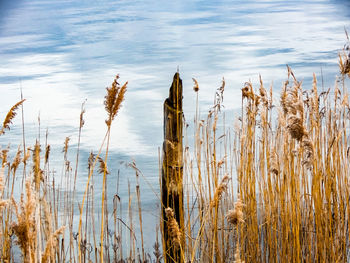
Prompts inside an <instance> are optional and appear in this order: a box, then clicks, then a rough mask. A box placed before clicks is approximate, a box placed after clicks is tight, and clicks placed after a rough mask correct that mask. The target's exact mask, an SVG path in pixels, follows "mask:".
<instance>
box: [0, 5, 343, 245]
mask: <svg viewBox="0 0 350 263" xmlns="http://www.w3.org/2000/svg"><path fill="white" fill-rule="evenodd" d="M349 17H350V4H349V2H348V1H330V0H319V1H317V0H315V1H259V0H256V1H224V0H223V1H190V2H189V1H148V0H147V1H104V0H99V1H88V0H84V1H68V0H67V1H54V0H47V1H44V0H30V1H20V0H0V62H1V64H0V88H1V94H2V96H1V97H0V116H2V117H1V118H3V117H4V116H5V114H6V112H7V110H8V109H9V108H10V107H11V106H12V105H13V104H14V103H15V102H17V101H18V100H19V99H20V89H21V88H22V90H23V95H24V97H25V98H26V99H27V101H26V102H25V105H24V110H25V116H24V120H25V128H26V134H27V145H30V144H33V143H34V141H35V138H37V137H39V133H40V138H41V141H42V143H44V140H45V132H46V129H47V128H48V131H49V135H48V142H49V143H50V144H51V145H52V147H53V148H54V149H56V150H55V151H54V153H53V155H54V158H53V159H54V160H53V161H52V165H51V167H53V169H55V170H57V171H58V172H57V173H58V174H59V173H60V171H61V170H62V162H63V156H62V154H61V153H60V151H61V148H62V147H63V142H64V139H65V137H67V136H70V138H71V145H72V150H71V157H72V160H74V147H75V146H76V144H77V132H78V126H79V113H80V107H81V103H82V102H84V101H85V100H86V114H85V122H86V124H85V126H84V129H83V137H82V157H81V165H80V166H81V171H82V172H81V173H79V176H80V178H78V180H80V181H81V182H84V180H85V179H86V178H85V177H86V160H87V156H88V154H89V152H90V151H91V150H94V151H95V152H97V151H98V148H99V146H100V144H101V142H102V139H103V136H104V133H105V131H106V127H105V123H104V120H105V119H106V113H105V112H104V107H103V98H104V96H105V87H107V86H109V85H110V84H111V83H112V81H113V78H114V76H115V74H117V73H119V74H120V82H122V83H123V82H125V81H129V85H128V91H127V94H126V100H125V102H124V104H123V107H122V109H121V111H120V113H118V116H117V118H116V120H115V123H114V125H113V127H112V138H111V161H110V170H111V171H112V173H113V174H114V175H116V173H117V170H118V169H121V175H120V186H119V194H120V196H121V198H122V200H125V202H126V203H127V183H128V181H131V182H134V181H135V175H134V172H133V171H132V170H131V171H130V169H125V162H129V161H131V160H135V161H136V163H137V165H138V167H139V169H140V170H141V171H142V172H143V174H144V176H145V178H146V180H147V182H148V183H149V184H151V185H153V187H154V189H156V190H157V188H158V147H160V146H161V145H162V140H163V138H162V136H163V135H162V123H163V122H162V121H163V116H162V108H163V107H162V104H163V101H164V99H165V98H166V97H167V94H168V88H169V86H170V83H171V80H172V76H173V74H174V72H175V71H176V70H177V68H179V71H180V75H181V78H182V79H183V84H184V111H185V116H186V117H187V119H188V120H191V119H192V118H193V112H194V110H195V107H194V103H195V96H194V93H193V91H192V86H193V83H192V77H195V78H196V79H197V80H198V82H199V87H200V93H199V94H200V95H199V96H200V102H201V111H202V112H206V110H207V108H208V106H209V105H211V103H212V100H213V96H214V92H215V89H216V88H217V87H219V85H220V83H221V79H222V77H225V80H226V90H225V101H224V104H225V106H226V110H228V111H229V112H230V111H231V112H232V111H234V110H235V109H238V108H240V103H241V98H240V88H242V86H243V84H244V82H246V81H248V80H251V81H252V82H253V83H257V82H258V78H259V74H261V75H262V78H263V80H264V82H265V85H266V86H269V85H270V84H272V83H273V85H274V89H275V90H276V91H278V90H279V87H280V86H281V83H282V81H283V80H284V79H285V77H286V67H285V65H286V64H288V65H290V66H291V67H292V69H293V70H294V72H295V75H296V76H297V78H299V79H301V80H303V83H304V87H305V88H308V87H309V86H308V85H309V84H310V81H311V79H312V73H313V72H315V73H316V74H317V76H318V79H319V85H323V86H324V88H328V87H329V86H332V85H333V83H334V80H335V76H336V75H337V74H338V68H337V54H338V52H339V51H340V50H341V48H342V47H343V45H344V43H345V34H344V27H347V28H350V27H349V26H350V22H349V21H350V20H349ZM321 74H322V76H321ZM38 116H40V127H39V125H38V121H37V120H38ZM21 136H22V133H21V119H20V118H17V119H16V120H15V121H14V124H13V126H12V130H11V131H9V132H7V133H6V135H5V136H2V138H0V142H1V145H2V147H3V148H4V147H6V145H7V143H8V142H9V141H11V142H12V146H13V147H14V148H16V146H17V144H18V142H19V141H21ZM57 149H58V150H57ZM55 152H56V153H55ZM121 161H122V162H123V163H121ZM84 176H85V177H84ZM111 178H115V177H111ZM140 181H141V189H143V191H142V194H141V195H142V203H143V205H144V207H145V209H144V214H145V218H146V222H147V224H148V223H149V225H148V226H146V229H145V232H146V233H145V234H146V235H150V234H153V233H154V227H153V225H154V221H155V220H158V218H157V217H156V216H155V215H157V214H158V211H157V210H156V204H157V202H158V199H157V197H156V196H155V194H154V193H153V192H152V191H151V189H150V187H149V185H148V184H146V183H145V180H144V179H142V178H141V179H140ZM115 184H116V183H115V182H111V186H110V190H109V192H110V193H111V195H112V194H113V193H114V192H115V191H116V188H115ZM82 185H84V184H82ZM133 187H134V186H133ZM78 190H79V191H80V192H82V191H83V190H84V189H83V187H81V188H79V189H78ZM151 236H152V235H151ZM151 240H154V239H151Z"/></svg>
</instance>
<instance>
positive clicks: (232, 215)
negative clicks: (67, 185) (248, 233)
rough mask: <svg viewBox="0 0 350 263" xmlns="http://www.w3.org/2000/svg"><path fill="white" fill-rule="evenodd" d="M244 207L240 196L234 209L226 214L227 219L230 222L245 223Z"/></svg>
mask: <svg viewBox="0 0 350 263" xmlns="http://www.w3.org/2000/svg"><path fill="white" fill-rule="evenodd" d="M242 208H243V203H242V201H241V199H239V198H238V199H237V201H236V202H235V205H234V209H233V210H229V211H228V213H227V215H226V218H227V221H228V222H229V223H230V224H233V225H237V224H240V223H244V219H243V211H242Z"/></svg>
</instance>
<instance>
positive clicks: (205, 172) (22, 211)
mask: <svg viewBox="0 0 350 263" xmlns="http://www.w3.org/2000/svg"><path fill="white" fill-rule="evenodd" d="M349 61H350V60H349V53H348V50H347V49H346V48H345V49H344V50H343V52H341V53H340V55H339V66H340V77H338V78H337V80H336V82H335V85H334V87H333V88H332V89H328V90H320V89H319V87H318V84H317V77H316V76H315V75H314V76H313V83H312V86H311V87H307V89H304V88H303V86H302V83H301V81H299V80H298V78H297V77H296V76H295V75H294V73H293V71H292V70H291V69H290V68H289V67H288V68H287V79H286V81H285V82H284V83H283V85H282V88H281V91H280V93H278V95H277V96H275V95H274V93H273V91H272V87H271V88H270V89H269V90H267V89H265V86H264V84H263V81H262V79H261V78H260V84H259V85H258V87H253V84H252V83H250V82H247V83H245V84H244V86H243V88H242V108H241V113H240V114H238V115H237V116H236V122H235V123H234V124H233V125H231V124H229V125H227V124H226V116H225V114H226V113H225V111H224V110H223V109H224V105H223V98H224V90H225V80H224V79H223V80H222V83H221V86H220V88H219V89H218V90H217V91H216V93H215V99H214V103H213V106H212V107H211V108H210V109H209V111H208V113H207V114H205V115H201V114H200V112H199V105H198V101H199V99H198V98H199V96H200V92H201V91H200V83H199V82H197V80H194V92H195V93H196V101H197V104H196V109H195V116H194V121H193V135H191V134H189V132H191V131H192V130H190V129H185V130H184V135H185V137H184V138H185V143H184V145H185V147H184V153H183V162H184V163H183V165H184V206H185V207H184V211H185V215H184V219H185V222H184V230H183V231H182V230H181V229H180V228H179V224H178V222H176V215H175V214H174V211H173V210H172V209H171V208H166V207H163V206H162V205H160V207H161V211H159V218H163V217H162V216H161V215H162V213H163V211H162V210H163V209H166V210H165V211H164V214H165V215H166V217H165V218H163V219H162V220H166V223H167V225H168V226H169V227H168V229H169V233H168V235H167V236H169V237H170V239H171V240H170V242H171V243H172V244H173V245H174V249H181V250H182V253H181V255H183V258H182V259H181V260H183V261H184V262H348V261H349V260H350V240H349V234H350V233H349V217H350V208H349V202H350V196H349V190H350V182H349V176H350V173H349V168H350V143H349V131H350V126H349V125H350V107H349V100H348V91H347V86H346V78H347V77H348V76H350V66H349V65H350V62H349ZM118 78H119V77H118V76H117V77H116V78H115V80H114V81H113V83H112V85H111V87H109V88H107V95H106V97H105V103H104V106H105V109H106V112H107V119H106V127H105V129H106V133H105V136H104V138H101V140H102V143H101V147H100V149H99V150H98V151H97V154H94V153H93V152H91V154H90V156H89V159H88V160H86V161H84V162H86V163H87V164H88V165H87V166H88V169H87V171H85V172H83V171H80V170H79V169H78V167H79V165H78V164H79V162H81V161H80V159H81V155H80V138H81V136H83V135H82V134H83V126H84V113H85V108H84V104H83V105H82V109H81V114H80V120H79V135H78V145H77V147H76V152H75V162H71V161H70V160H69V151H70V146H69V142H70V141H69V138H66V140H65V142H64V147H63V151H62V153H63V163H62V167H63V169H62V174H61V180H60V181H59V180H57V178H56V177H55V176H53V175H52V168H50V152H51V146H50V144H49V143H48V140H47V136H46V140H45V144H42V142H41V141H40V139H38V140H37V142H36V143H35V144H34V145H33V146H32V147H30V148H27V149H26V148H25V147H24V148H23V147H21V146H20V147H19V148H18V150H17V151H15V152H14V153H13V154H9V152H11V149H9V148H8V147H7V148H4V149H2V150H1V153H0V158H1V160H2V162H1V170H0V250H1V252H0V261H2V262H16V261H18V260H22V261H24V262H67V261H69V262H135V261H136V262H162V261H163V260H164V258H166V257H165V256H164V255H163V254H166V253H167V252H166V251H165V252H163V251H162V246H161V243H162V242H160V239H161V238H160V237H159V236H158V229H159V227H158V226H162V225H163V222H155V223H154V229H156V234H155V235H154V245H153V251H148V248H149V245H148V248H147V246H146V244H144V237H143V235H144V232H143V230H144V228H143V224H144V222H143V216H142V204H141V203H142V202H141V201H142V199H141V193H142V189H141V188H140V185H139V176H140V175H142V172H141V171H140V170H139V168H138V167H136V164H135V163H134V162H132V163H130V165H129V166H130V167H131V168H133V169H134V171H135V174H136V182H137V185H136V187H135V196H136V199H137V200H136V202H133V201H132V193H133V192H134V191H133V190H132V189H133V188H132V186H131V185H130V184H129V187H128V192H129V202H128V207H127V210H128V215H127V218H123V217H122V216H121V214H122V205H121V202H120V197H119V195H118V193H116V194H114V196H113V198H111V196H110V195H109V194H108V185H109V181H108V180H110V179H109V173H110V170H109V167H108V166H109V165H110V163H109V158H108V156H109V143H110V140H111V127H112V122H113V120H114V118H115V117H116V115H117V113H118V111H119V109H120V107H121V104H122V102H123V100H124V95H125V92H126V88H127V83H125V84H124V85H122V86H121V85H119V83H118ZM23 103H25V102H24V100H23V99H21V100H20V101H19V102H18V103H16V104H15V105H14V106H13V107H12V108H11V109H10V111H9V113H8V114H7V116H6V117H5V121H4V123H3V127H2V129H1V132H0V135H1V136H9V134H8V133H9V132H8V131H7V130H8V129H9V128H10V125H11V121H12V120H13V118H14V117H15V115H16V111H17V110H18V109H19V107H23ZM22 122H23V119H22ZM22 125H23V126H24V124H23V123H22ZM190 126H192V125H191V124H190ZM184 127H186V125H184ZM5 131H6V133H5ZM23 135H24V134H23ZM23 137H24V136H23ZM8 138H9V137H8ZM190 138H193V142H192V143H191V144H189V143H188V141H189V139H190ZM8 140H10V138H9V139H8ZM22 144H23V145H24V144H25V141H24V139H23V142H22ZM12 151H13V150H12ZM9 155H10V156H13V158H11V157H9ZM96 165H97V166H98V168H96ZM29 168H31V169H29ZM22 171H23V173H22ZM98 173H99V174H101V175H102V176H99V177H98V178H97V177H96V175H97V174H98ZM24 175H25V176H24ZM81 176H85V177H86V178H87V180H86V185H85V188H84V190H85V191H84V194H83V196H82V197H81V196H79V195H77V190H78V185H77V178H79V177H81ZM121 176H123V175H121ZM20 177H22V178H23V179H22V180H23V184H22V185H18V183H17V182H18V180H17V178H20ZM118 178H119V174H118ZM96 180H100V181H101V184H102V192H101V193H97V192H96V187H95V186H96ZM145 180H146V182H147V178H146V179H145ZM16 189H20V191H21V193H20V195H18V194H16V192H15V191H16ZM96 201H98V202H99V203H100V205H99V204H96ZM133 205H136V209H133ZM111 208H112V210H111ZM133 211H137V212H136V213H137V216H134V215H133ZM136 229H139V232H136ZM161 230H162V229H161ZM136 236H137V237H140V239H139V240H137V237H136ZM148 240H149V239H148ZM138 241H140V242H138ZM163 244H164V243H163ZM151 254H152V256H151Z"/></svg>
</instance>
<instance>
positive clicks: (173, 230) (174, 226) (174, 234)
mask: <svg viewBox="0 0 350 263" xmlns="http://www.w3.org/2000/svg"><path fill="white" fill-rule="evenodd" d="M165 215H166V217H167V219H168V221H167V227H168V232H169V236H170V239H171V242H172V244H173V246H174V247H175V248H176V249H179V248H180V246H181V231H180V228H179V224H178V223H177V221H176V219H175V218H174V217H175V214H174V211H173V209H172V208H170V207H168V208H165Z"/></svg>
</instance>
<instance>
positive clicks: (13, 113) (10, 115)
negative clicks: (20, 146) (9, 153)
mask: <svg viewBox="0 0 350 263" xmlns="http://www.w3.org/2000/svg"><path fill="white" fill-rule="evenodd" d="M24 101H25V99H24V100H21V101H19V102H17V103H16V104H15V105H13V106H12V107H11V109H10V110H9V112H8V113H7V115H6V117H5V120H4V122H3V124H2V129H1V130H0V135H2V134H4V133H5V130H6V129H8V130H10V124H12V120H13V119H14V118H15V117H16V115H17V112H16V111H17V109H18V107H19V106H21V105H22V104H23V102H24Z"/></svg>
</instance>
